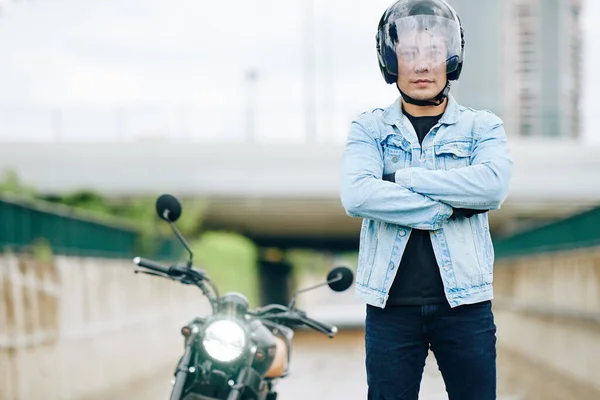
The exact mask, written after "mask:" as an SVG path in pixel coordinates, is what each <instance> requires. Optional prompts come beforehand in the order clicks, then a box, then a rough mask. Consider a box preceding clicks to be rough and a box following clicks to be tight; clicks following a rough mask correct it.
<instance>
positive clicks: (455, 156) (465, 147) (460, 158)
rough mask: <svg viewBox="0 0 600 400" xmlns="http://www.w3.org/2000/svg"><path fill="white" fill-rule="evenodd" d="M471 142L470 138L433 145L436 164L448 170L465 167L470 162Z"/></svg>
mask: <svg viewBox="0 0 600 400" xmlns="http://www.w3.org/2000/svg"><path fill="white" fill-rule="evenodd" d="M472 153H473V144H472V141H471V139H470V138H464V139H462V138H461V139H458V140H453V141H450V142H445V143H440V144H436V145H435V155H436V164H437V165H439V166H440V167H441V169H445V170H449V169H454V168H461V167H466V166H467V165H469V164H470V163H471V155H472Z"/></svg>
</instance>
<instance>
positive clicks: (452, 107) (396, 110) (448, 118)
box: [382, 95, 460, 125]
mask: <svg viewBox="0 0 600 400" xmlns="http://www.w3.org/2000/svg"><path fill="white" fill-rule="evenodd" d="M459 108H460V107H459V105H458V103H457V102H456V100H455V99H454V97H453V96H452V95H448V104H447V105H446V111H444V115H442V118H440V123H441V124H446V125H452V124H456V123H457V122H458V115H459ZM404 117H405V116H404V114H403V112H402V101H401V97H398V98H397V99H396V101H395V102H394V103H392V104H391V105H390V106H389V107H387V108H386V109H385V110H384V111H383V115H382V118H383V122H385V123H386V124H388V125H400V121H402V119H403V118H404Z"/></svg>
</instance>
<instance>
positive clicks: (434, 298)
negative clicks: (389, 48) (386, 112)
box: [387, 112, 447, 306]
mask: <svg viewBox="0 0 600 400" xmlns="http://www.w3.org/2000/svg"><path fill="white" fill-rule="evenodd" d="M404 114H405V115H406V116H407V117H408V119H409V120H410V122H411V123H412V125H413V127H414V128H415V131H416V133H417V137H418V138H419V143H421V145H422V144H423V139H424V138H425V136H426V135H427V133H428V132H429V131H430V130H431V128H432V127H433V126H434V125H435V124H437V123H438V121H439V119H440V118H441V117H442V115H443V114H442V115H437V116H434V117H413V116H412V115H409V114H407V113H406V112H405V113H404ZM446 301H447V300H446V296H445V294H444V284H443V283H442V277H441V276H440V269H439V267H438V264H437V261H436V259H435V255H434V253H433V246H432V245H431V236H430V234H429V231H424V230H419V229H413V230H412V231H411V234H410V237H409V238H408V243H407V244H406V249H405V250H404V254H403V255H402V260H401V261H400V266H399V267H398V271H397V273H396V278H395V279H394V282H393V284H392V287H391V289H390V293H389V299H388V301H387V304H389V305H392V306H393V305H424V304H437V303H444V302H446Z"/></svg>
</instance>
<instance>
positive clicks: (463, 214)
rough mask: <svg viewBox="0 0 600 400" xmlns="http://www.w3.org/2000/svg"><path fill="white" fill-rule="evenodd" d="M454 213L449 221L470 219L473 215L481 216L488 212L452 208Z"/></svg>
mask: <svg viewBox="0 0 600 400" xmlns="http://www.w3.org/2000/svg"><path fill="white" fill-rule="evenodd" d="M453 210H454V212H453V213H452V215H451V216H450V218H449V219H456V218H471V217H472V216H473V215H475V214H483V213H485V212H488V211H489V210H473V209H471V208H454V209H453Z"/></svg>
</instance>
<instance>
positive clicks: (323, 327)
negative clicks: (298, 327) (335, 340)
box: [299, 314, 338, 338]
mask: <svg viewBox="0 0 600 400" xmlns="http://www.w3.org/2000/svg"><path fill="white" fill-rule="evenodd" d="M299 319H300V321H302V323H304V325H306V326H308V327H310V328H313V329H314V330H317V331H319V332H322V333H324V334H326V335H327V336H329V337H330V338H332V337H333V336H334V335H335V334H336V333H337V332H338V328H337V326H335V325H330V324H326V323H323V322H319V321H317V320H316V319H312V318H309V317H307V316H306V314H304V315H301V316H300V318H299Z"/></svg>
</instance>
